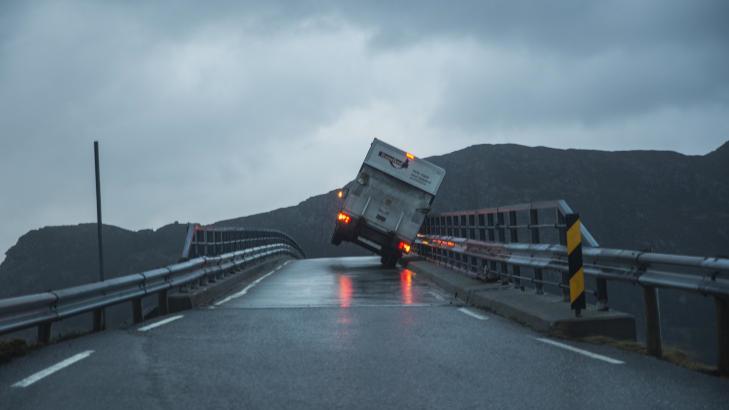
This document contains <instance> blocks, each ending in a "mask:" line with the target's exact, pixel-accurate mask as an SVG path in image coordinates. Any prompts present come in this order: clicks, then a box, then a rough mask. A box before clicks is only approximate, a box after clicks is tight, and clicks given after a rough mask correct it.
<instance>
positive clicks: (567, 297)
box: [556, 208, 570, 302]
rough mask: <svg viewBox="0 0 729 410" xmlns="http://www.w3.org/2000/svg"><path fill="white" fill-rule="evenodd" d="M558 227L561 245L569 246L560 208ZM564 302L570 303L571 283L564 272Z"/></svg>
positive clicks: (557, 215)
mask: <svg viewBox="0 0 729 410" xmlns="http://www.w3.org/2000/svg"><path fill="white" fill-rule="evenodd" d="M556 218H557V219H556V220H557V223H556V226H557V229H558V230H559V235H557V236H558V237H559V243H560V244H561V245H567V228H566V227H565V221H564V215H563V214H562V213H561V212H560V211H559V208H558V209H557V210H556ZM562 285H563V286H561V288H562V300H563V301H565V302H569V301H570V288H569V285H570V282H569V274H568V273H567V272H562Z"/></svg>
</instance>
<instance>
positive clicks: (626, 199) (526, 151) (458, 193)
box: [217, 143, 729, 257]
mask: <svg viewBox="0 0 729 410" xmlns="http://www.w3.org/2000/svg"><path fill="white" fill-rule="evenodd" d="M428 160H430V161H432V162H434V163H436V164H438V165H440V166H442V167H443V168H445V169H446V171H447V175H446V179H445V181H444V183H443V185H442V187H441V190H440V193H439V196H438V198H437V199H436V201H435V202H434V204H433V209H434V211H445V210H458V209H473V208H481V207H492V206H499V205H508V204H514V203H522V202H529V201H530V200H546V199H565V200H567V202H568V203H569V204H570V205H571V206H572V207H573V208H574V209H575V210H576V211H578V212H580V213H581V214H582V218H583V220H584V222H585V224H586V225H587V226H588V227H589V228H590V229H591V230H592V232H593V234H594V235H595V237H596V238H597V240H598V241H599V242H600V243H601V245H602V246H609V247H622V248H632V249H653V250H656V251H664V252H681V253H689V254H701V255H720V254H724V255H726V254H729V245H727V244H729V182H727V181H729V143H727V144H724V146H722V147H721V148H719V149H717V150H716V151H713V152H712V153H710V154H707V155H705V156H686V155H682V154H678V153H675V152H666V151H619V152H606V151H592V150H560V149H552V148H545V147H535V148H530V147H524V146H520V145H512V144H504V145H476V146H472V147H469V148H466V149H463V150H460V151H456V152H453V153H450V154H446V155H441V156H436V157H430V158H428ZM335 213H336V200H335V197H334V191H332V192H329V193H327V194H324V195H318V196H314V197H312V198H309V199H307V200H306V201H304V202H302V203H300V204H299V205H297V206H293V207H288V208H282V209H277V210H275V211H271V212H266V213H262V214H256V215H251V216H247V217H242V218H236V219H230V220H225V221H220V222H218V223H217V224H218V225H233V226H248V227H270V228H277V229H281V230H283V231H286V232H288V233H289V234H291V235H292V236H293V237H294V238H295V239H297V241H299V243H300V244H301V245H302V246H303V247H304V249H305V251H306V252H307V255H309V256H310V257H322V256H330V255H343V254H361V253H362V251H360V250H359V249H357V248H354V247H351V246H350V247H334V246H331V245H329V237H330V235H331V232H332V229H333V224H334V218H333V217H334V215H335Z"/></svg>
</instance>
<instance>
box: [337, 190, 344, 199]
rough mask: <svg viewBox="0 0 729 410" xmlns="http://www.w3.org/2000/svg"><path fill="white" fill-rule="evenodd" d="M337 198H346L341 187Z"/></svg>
mask: <svg viewBox="0 0 729 410" xmlns="http://www.w3.org/2000/svg"><path fill="white" fill-rule="evenodd" d="M337 198H339V199H342V198H344V191H342V190H341V189H340V190H339V191H337Z"/></svg>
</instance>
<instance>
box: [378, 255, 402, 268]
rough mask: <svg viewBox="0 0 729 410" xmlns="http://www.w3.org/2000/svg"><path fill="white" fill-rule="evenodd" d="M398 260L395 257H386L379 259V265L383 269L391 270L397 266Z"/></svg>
mask: <svg viewBox="0 0 729 410" xmlns="http://www.w3.org/2000/svg"><path fill="white" fill-rule="evenodd" d="M398 259H399V258H398V257H397V255H386V256H383V257H382V258H380V263H382V266H383V267H384V268H387V269H392V268H394V267H396V266H397V260H398Z"/></svg>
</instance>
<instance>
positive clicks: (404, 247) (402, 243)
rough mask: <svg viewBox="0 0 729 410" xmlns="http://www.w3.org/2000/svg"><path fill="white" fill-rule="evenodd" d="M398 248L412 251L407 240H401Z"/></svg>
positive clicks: (408, 251) (404, 251) (405, 251)
mask: <svg viewBox="0 0 729 410" xmlns="http://www.w3.org/2000/svg"><path fill="white" fill-rule="evenodd" d="M397 249H400V250H401V251H403V253H410V244H409V243H407V242H400V243H399V244H398V245H397Z"/></svg>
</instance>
